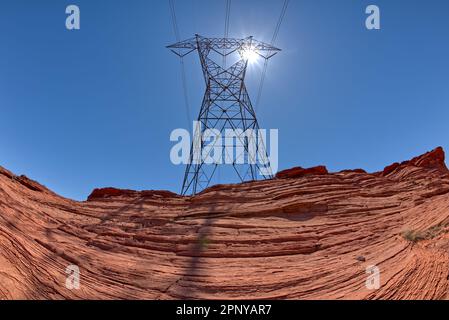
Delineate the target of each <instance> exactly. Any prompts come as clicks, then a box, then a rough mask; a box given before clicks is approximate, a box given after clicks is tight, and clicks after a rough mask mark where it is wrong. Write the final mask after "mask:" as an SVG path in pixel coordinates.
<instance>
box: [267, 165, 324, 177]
mask: <svg viewBox="0 0 449 320" xmlns="http://www.w3.org/2000/svg"><path fill="white" fill-rule="evenodd" d="M328 173H329V172H328V171H327V168H326V167H324V166H318V167H313V168H309V169H304V168H301V167H296V168H293V169H289V170H284V171H280V172H278V173H277V174H276V178H277V179H294V178H299V177H304V176H310V175H325V174H328Z"/></svg>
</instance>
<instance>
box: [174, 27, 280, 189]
mask: <svg viewBox="0 0 449 320" xmlns="http://www.w3.org/2000/svg"><path fill="white" fill-rule="evenodd" d="M167 48H169V49H171V50H172V51H173V52H174V53H175V54H176V55H178V56H179V57H181V58H183V57H185V56H186V55H188V54H190V53H192V52H195V51H198V54H199V58H200V62H201V66H202V69H203V74H204V80H205V82H206V92H205V94H204V99H203V103H202V106H201V110H200V113H199V116H198V120H197V124H198V125H197V126H196V128H194V135H195V137H193V142H192V147H191V149H190V161H189V163H188V164H187V168H186V172H185V175H184V181H183V186H182V194H183V195H186V194H193V195H194V194H196V193H198V192H200V191H202V190H203V189H205V188H207V187H208V186H209V185H210V183H211V180H212V177H213V176H214V174H215V172H216V170H217V166H218V165H220V164H219V163H215V164H208V163H206V161H205V158H206V156H205V155H207V154H208V153H210V152H211V150H212V148H210V146H209V147H208V146H207V144H206V143H205V140H207V138H206V137H205V136H204V135H205V133H206V130H208V129H214V131H215V132H217V133H218V132H219V133H220V134H221V135H223V136H224V134H225V131H226V130H227V129H233V130H235V132H237V133H239V134H238V135H237V136H236V137H235V140H236V142H237V143H239V144H240V146H241V148H240V149H239V151H240V152H239V151H238V150H236V155H235V158H234V155H229V153H228V150H229V149H227V147H228V148H229V147H231V148H233V147H234V146H233V145H229V144H232V143H234V142H233V141H231V142H229V141H227V142H226V143H225V144H223V145H222V148H223V151H222V155H223V156H224V157H232V158H234V159H233V160H232V163H229V164H231V165H232V166H233V168H234V169H235V172H236V173H237V175H238V178H239V179H240V181H242V182H243V181H248V180H249V181H251V180H259V179H261V178H272V177H273V173H272V171H271V167H270V162H269V157H268V154H267V151H266V147H265V141H264V139H261V137H260V134H259V124H258V122H257V118H256V114H255V112H254V109H253V106H252V104H251V100H250V98H249V95H248V92H247V90H246V86H245V75H246V70H247V66H248V59H249V58H250V56H251V55H253V56H254V55H258V56H260V57H261V58H263V59H265V60H268V59H269V58H271V57H273V56H274V55H275V54H276V53H278V52H279V51H280V49H278V48H275V47H274V46H272V45H269V44H266V43H263V42H260V41H257V40H255V39H253V37H248V38H244V39H230V38H205V37H202V36H199V35H196V36H195V37H194V38H192V39H188V40H185V41H181V42H178V43H175V44H173V45H170V46H168V47H167ZM235 54H237V57H238V61H237V62H235V63H234V64H233V65H231V66H230V67H229V68H226V66H223V65H222V66H220V65H219V64H218V61H213V59H212V55H215V56H218V57H220V58H221V59H220V60H223V63H226V62H225V61H226V57H227V56H230V55H235ZM223 58H224V59H223ZM249 129H252V130H249ZM210 131H211V130H208V132H209V133H210ZM248 132H249V133H250V134H248ZM252 147H253V149H251V148H252ZM226 163H228V162H226ZM261 170H264V171H261ZM261 172H264V174H261Z"/></svg>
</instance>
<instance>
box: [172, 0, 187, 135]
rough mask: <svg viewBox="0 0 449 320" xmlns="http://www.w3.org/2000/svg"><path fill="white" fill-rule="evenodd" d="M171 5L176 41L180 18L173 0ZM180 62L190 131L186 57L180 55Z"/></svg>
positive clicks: (178, 39) (178, 37) (177, 39)
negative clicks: (178, 18)
mask: <svg viewBox="0 0 449 320" xmlns="http://www.w3.org/2000/svg"><path fill="white" fill-rule="evenodd" d="M169 5H170V13H171V21H172V25H173V31H174V32H175V37H176V41H177V42H179V41H181V35H180V33H179V27H178V20H177V18H176V10H175V4H174V1H173V0H169ZM180 64H181V78H182V89H183V92H184V104H185V109H186V116H187V123H188V127H189V129H190V131H192V128H191V125H192V121H191V119H190V104H189V96H188V93H187V79H186V70H185V65H184V58H183V57H180Z"/></svg>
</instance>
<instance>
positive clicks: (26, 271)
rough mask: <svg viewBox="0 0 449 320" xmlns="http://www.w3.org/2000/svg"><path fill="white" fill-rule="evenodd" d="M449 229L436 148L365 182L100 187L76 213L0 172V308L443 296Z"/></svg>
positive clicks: (301, 176)
mask: <svg viewBox="0 0 449 320" xmlns="http://www.w3.org/2000/svg"><path fill="white" fill-rule="evenodd" d="M448 226H449V171H448V169H447V168H446V165H445V163H444V152H443V150H442V149H441V148H438V149H436V150H434V151H432V152H429V153H427V154H425V155H422V156H420V157H417V158H415V159H413V160H410V161H406V162H403V163H396V164H394V165H392V166H388V167H387V168H385V170H384V171H382V172H378V173H372V174H370V173H366V172H365V171H363V170H360V169H359V170H346V171H342V172H339V173H329V172H328V171H327V169H326V168H325V167H316V168H312V169H303V168H295V169H292V170H287V171H284V172H280V173H279V174H278V176H277V178H276V179H273V180H270V181H262V182H252V183H244V184H240V185H221V186H215V187H212V188H210V189H208V190H206V191H204V192H203V193H201V194H199V195H197V196H195V197H181V196H179V195H176V194H174V193H170V192H166V191H143V192H137V191H132V190H119V189H113V188H108V189H98V190H95V191H94V192H93V193H92V194H91V196H90V197H89V199H88V201H85V202H76V201H72V200H69V199H65V198H62V197H60V196H58V195H57V194H55V193H53V192H51V191H50V190H48V189H47V188H45V187H43V186H41V185H40V184H39V183H37V182H34V181H32V180H30V179H28V178H26V177H23V176H22V177H17V176H15V175H14V174H12V173H11V172H9V171H7V170H5V169H1V168H0V298H1V299H134V298H136V299H178V298H193V299H209V298H214V299H248V298H252V299H259V298H260V299H445V298H447V297H449V296H448V289H449V281H448V278H449V233H448V231H449V228H448ZM411 234H412V235H419V236H410V235H411ZM69 265H77V266H78V267H79V269H80V272H81V279H80V289H79V290H69V289H67V288H66V286H65V284H66V276H67V274H66V268H67V266H69ZM373 265H374V266H377V267H378V268H379V270H380V288H379V289H377V290H371V289H368V288H367V287H366V285H365V282H366V279H367V277H368V276H369V275H368V274H367V273H366V270H367V267H369V266H373Z"/></svg>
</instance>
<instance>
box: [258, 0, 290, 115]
mask: <svg viewBox="0 0 449 320" xmlns="http://www.w3.org/2000/svg"><path fill="white" fill-rule="evenodd" d="M289 2H290V0H284V5H283V6H282V10H281V15H280V16H279V20H278V22H277V24H276V27H275V29H274V34H273V38H272V39H271V45H272V46H274V44H275V42H276V40H277V38H278V35H279V30H280V29H281V25H282V21H283V20H284V17H285V13H286V12H287V8H288V4H289ZM267 69H268V59H265V62H264V65H263V71H262V77H261V78H260V82H259V90H258V93H257V99H256V108H255V111H257V109H258V108H259V105H260V99H261V97H262V90H263V86H264V84H265V76H266V74H267Z"/></svg>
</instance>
